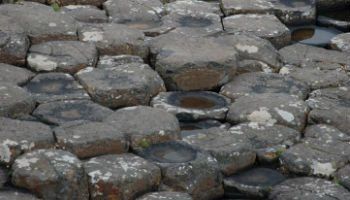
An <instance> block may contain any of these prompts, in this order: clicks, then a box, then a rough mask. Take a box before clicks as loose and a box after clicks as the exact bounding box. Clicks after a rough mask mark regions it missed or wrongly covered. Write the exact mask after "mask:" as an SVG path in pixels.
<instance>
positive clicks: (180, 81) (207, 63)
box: [150, 33, 237, 91]
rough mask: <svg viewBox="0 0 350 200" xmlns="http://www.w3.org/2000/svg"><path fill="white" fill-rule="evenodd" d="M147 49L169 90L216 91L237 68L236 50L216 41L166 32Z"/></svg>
mask: <svg viewBox="0 0 350 200" xmlns="http://www.w3.org/2000/svg"><path fill="white" fill-rule="evenodd" d="M150 48H151V54H152V64H153V65H154V66H155V69H156V71H157V72H158V73H159V74H160V75H161V76H162V78H163V79H164V82H165V84H166V86H167V88H168V89H170V90H186V91H189V90H209V89H213V88H217V87H219V86H221V85H222V84H225V83H226V82H228V81H229V80H230V79H231V78H232V77H233V75H234V73H235V70H236V67H237V53H236V51H235V48H234V47H232V46H230V45H227V44H222V43H221V42H219V41H218V40H217V39H215V38H203V37H201V38H197V37H190V36H185V35H182V34H176V33H169V34H166V35H162V36H159V37H157V38H156V39H155V40H154V41H152V42H151V45H150ZM193 80H196V81H193Z"/></svg>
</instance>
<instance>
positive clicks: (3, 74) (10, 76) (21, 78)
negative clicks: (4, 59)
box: [0, 63, 34, 85]
mask: <svg viewBox="0 0 350 200" xmlns="http://www.w3.org/2000/svg"><path fill="white" fill-rule="evenodd" d="M33 76H34V73H32V72H31V71H29V70H27V69H24V68H20V67H16V66H13V65H8V64H4V63H0V82H8V83H13V84H15V85H23V84H25V83H26V82H28V81H29V80H30V79H31V78H32V77H33Z"/></svg>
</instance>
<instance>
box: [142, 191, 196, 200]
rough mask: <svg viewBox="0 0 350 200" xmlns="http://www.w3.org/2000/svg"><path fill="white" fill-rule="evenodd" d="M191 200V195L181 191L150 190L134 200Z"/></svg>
mask: <svg viewBox="0 0 350 200" xmlns="http://www.w3.org/2000/svg"><path fill="white" fill-rule="evenodd" d="M159 199H163V200H192V198H191V196H190V195H189V194H187V193H182V192H152V193H148V194H145V195H143V196H142V197H139V198H137V199H136V200H159Z"/></svg>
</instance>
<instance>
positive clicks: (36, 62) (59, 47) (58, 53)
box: [27, 41, 97, 74]
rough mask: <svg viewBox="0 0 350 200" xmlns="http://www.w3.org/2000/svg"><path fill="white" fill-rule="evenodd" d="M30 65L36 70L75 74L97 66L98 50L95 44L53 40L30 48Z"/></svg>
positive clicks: (28, 59)
mask: <svg viewBox="0 0 350 200" xmlns="http://www.w3.org/2000/svg"><path fill="white" fill-rule="evenodd" d="M27 61H28V65H29V67H30V68H32V69H33V70H35V71H39V72H40V71H60V72H66V73H71V74H74V73H76V72H77V71H79V70H81V69H83V68H85V67H89V66H95V64H96V61H97V50H96V48H95V46H94V45H93V44H89V43H84V42H79V41H52V42H46V43H41V44H37V45H33V46H31V47H30V49H29V54H28V58H27Z"/></svg>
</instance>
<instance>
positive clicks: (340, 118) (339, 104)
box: [307, 87, 350, 134]
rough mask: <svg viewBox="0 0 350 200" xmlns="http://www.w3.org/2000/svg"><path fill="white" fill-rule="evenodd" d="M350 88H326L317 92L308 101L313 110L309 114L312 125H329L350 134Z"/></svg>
mask: <svg viewBox="0 0 350 200" xmlns="http://www.w3.org/2000/svg"><path fill="white" fill-rule="evenodd" d="M349 90H350V87H337V88H325V89H320V90H315V91H314V92H312V93H311V94H310V98H309V99H308V100H307V104H308V106H309V107H310V108H311V109H312V110H311V112H310V114H309V120H308V121H309V123H311V124H313V123H314V124H318V123H323V124H329V125H331V126H334V127H336V128H338V129H339V130H341V131H343V132H345V133H347V134H350V131H349V130H350V129H349V128H350V125H349V124H350V118H349V113H350V102H349V100H350V96H349V94H350V93H349Z"/></svg>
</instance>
